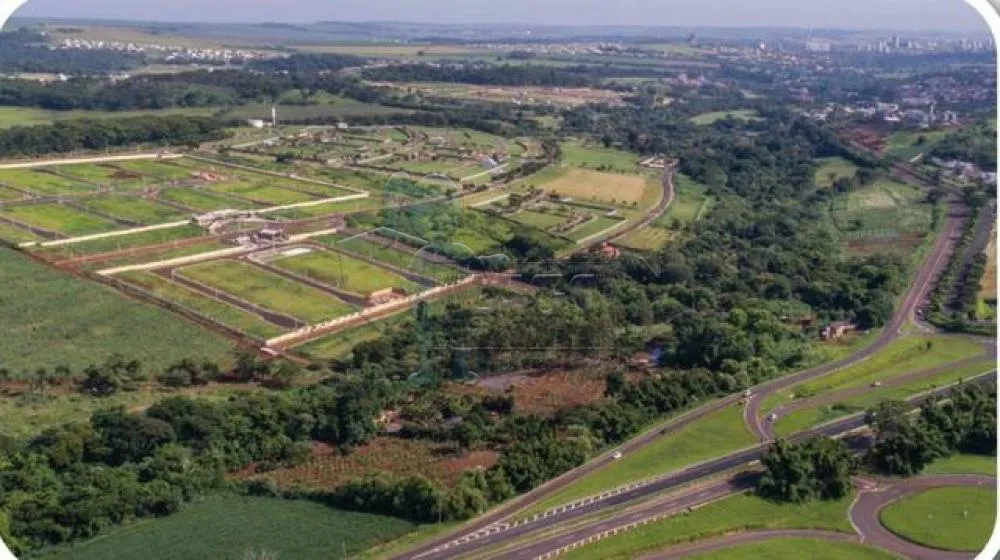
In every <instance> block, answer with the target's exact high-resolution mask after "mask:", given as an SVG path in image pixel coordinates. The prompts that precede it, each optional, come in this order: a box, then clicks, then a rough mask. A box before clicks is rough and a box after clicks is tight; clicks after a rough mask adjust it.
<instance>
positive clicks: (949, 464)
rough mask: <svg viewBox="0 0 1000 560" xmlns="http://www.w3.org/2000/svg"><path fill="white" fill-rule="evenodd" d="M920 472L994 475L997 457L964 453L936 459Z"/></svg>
mask: <svg viewBox="0 0 1000 560" xmlns="http://www.w3.org/2000/svg"><path fill="white" fill-rule="evenodd" d="M922 474H984V475H987V476H996V474H997V458H996V457H994V456H992V455H966V454H964V453H962V454H958V455H952V456H951V457H945V458H944V459H937V460H935V461H934V462H933V463H931V464H930V465H928V466H927V468H925V469H924V470H923V472H922Z"/></svg>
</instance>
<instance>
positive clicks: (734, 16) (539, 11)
mask: <svg viewBox="0 0 1000 560" xmlns="http://www.w3.org/2000/svg"><path fill="white" fill-rule="evenodd" d="M15 15H16V16H62V17H94V18H113V19H133V20H160V21H212V22H221V21H231V22H262V21H282V22H311V21H319V20H328V21H329V20H336V21H365V20H367V21H371V20H382V21H386V20H391V21H420V22H440V23H465V22H475V23H484V22H491V21H503V22H516V23H531V24H543V23H564V24H573V25H593V24H614V25H668V26H670V25H680V26H746V27H758V26H782V27H783V26H794V27H827V28H829V27H840V28H879V29H886V28H891V29H904V30H905V29H941V30H960V31H964V30H968V31H976V32H985V31H986V27H985V24H984V23H983V22H982V20H981V19H980V18H979V16H978V15H977V14H976V13H975V11H974V10H973V9H972V8H971V7H969V6H968V5H966V4H965V3H964V2H963V1H962V0H601V1H597V0H505V1H504V2H493V1H490V2H487V1H482V0H367V1H365V2H359V1H357V0H281V1H275V0H141V1H136V0H72V1H68V0H29V2H28V3H27V4H26V5H25V6H24V7H22V8H21V9H20V10H19V11H18V12H17V13H16V14H15Z"/></svg>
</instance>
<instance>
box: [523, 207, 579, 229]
mask: <svg viewBox="0 0 1000 560" xmlns="http://www.w3.org/2000/svg"><path fill="white" fill-rule="evenodd" d="M510 218H511V219H512V220H514V221H517V222H520V223H522V224H524V225H526V226H530V227H533V228H536V229H541V230H546V229H549V228H550V227H554V226H557V225H560V224H564V223H566V222H567V221H568V220H569V216H568V215H566V214H557V213H556V212H539V211H537V210H522V211H520V212H518V213H517V214H514V215H512V216H510Z"/></svg>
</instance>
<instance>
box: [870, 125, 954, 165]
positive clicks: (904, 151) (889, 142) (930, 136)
mask: <svg viewBox="0 0 1000 560" xmlns="http://www.w3.org/2000/svg"><path fill="white" fill-rule="evenodd" d="M945 136H948V131H947V130H901V131H899V132H896V133H895V134H893V135H891V136H889V137H888V138H887V139H886V145H885V151H886V153H887V154H889V155H893V156H897V157H900V158H903V159H911V158H913V157H915V156H916V155H917V154H920V153H921V152H929V151H931V149H933V148H934V145H935V144H937V143H938V142H940V141H941V140H943V139H944V137H945ZM921 139H923V140H921Z"/></svg>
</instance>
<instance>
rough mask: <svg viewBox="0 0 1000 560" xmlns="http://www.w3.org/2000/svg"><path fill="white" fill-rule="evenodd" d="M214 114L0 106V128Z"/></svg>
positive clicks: (207, 111) (208, 111) (203, 110)
mask: <svg viewBox="0 0 1000 560" xmlns="http://www.w3.org/2000/svg"><path fill="white" fill-rule="evenodd" d="M214 112H215V109H212V108H210V107H184V108H173V109H158V110H146V111H86V110H74V111H49V110H46V109H37V108H34V107H10V106H0V128H10V127H12V126H31V125H38V124H50V123H54V122H58V121H65V120H75V119H124V118H130V117H141V116H149V115H156V116H167V115H188V116H194V117H197V116H203V117H209V116H211V115H212V114H213V113H214Z"/></svg>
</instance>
